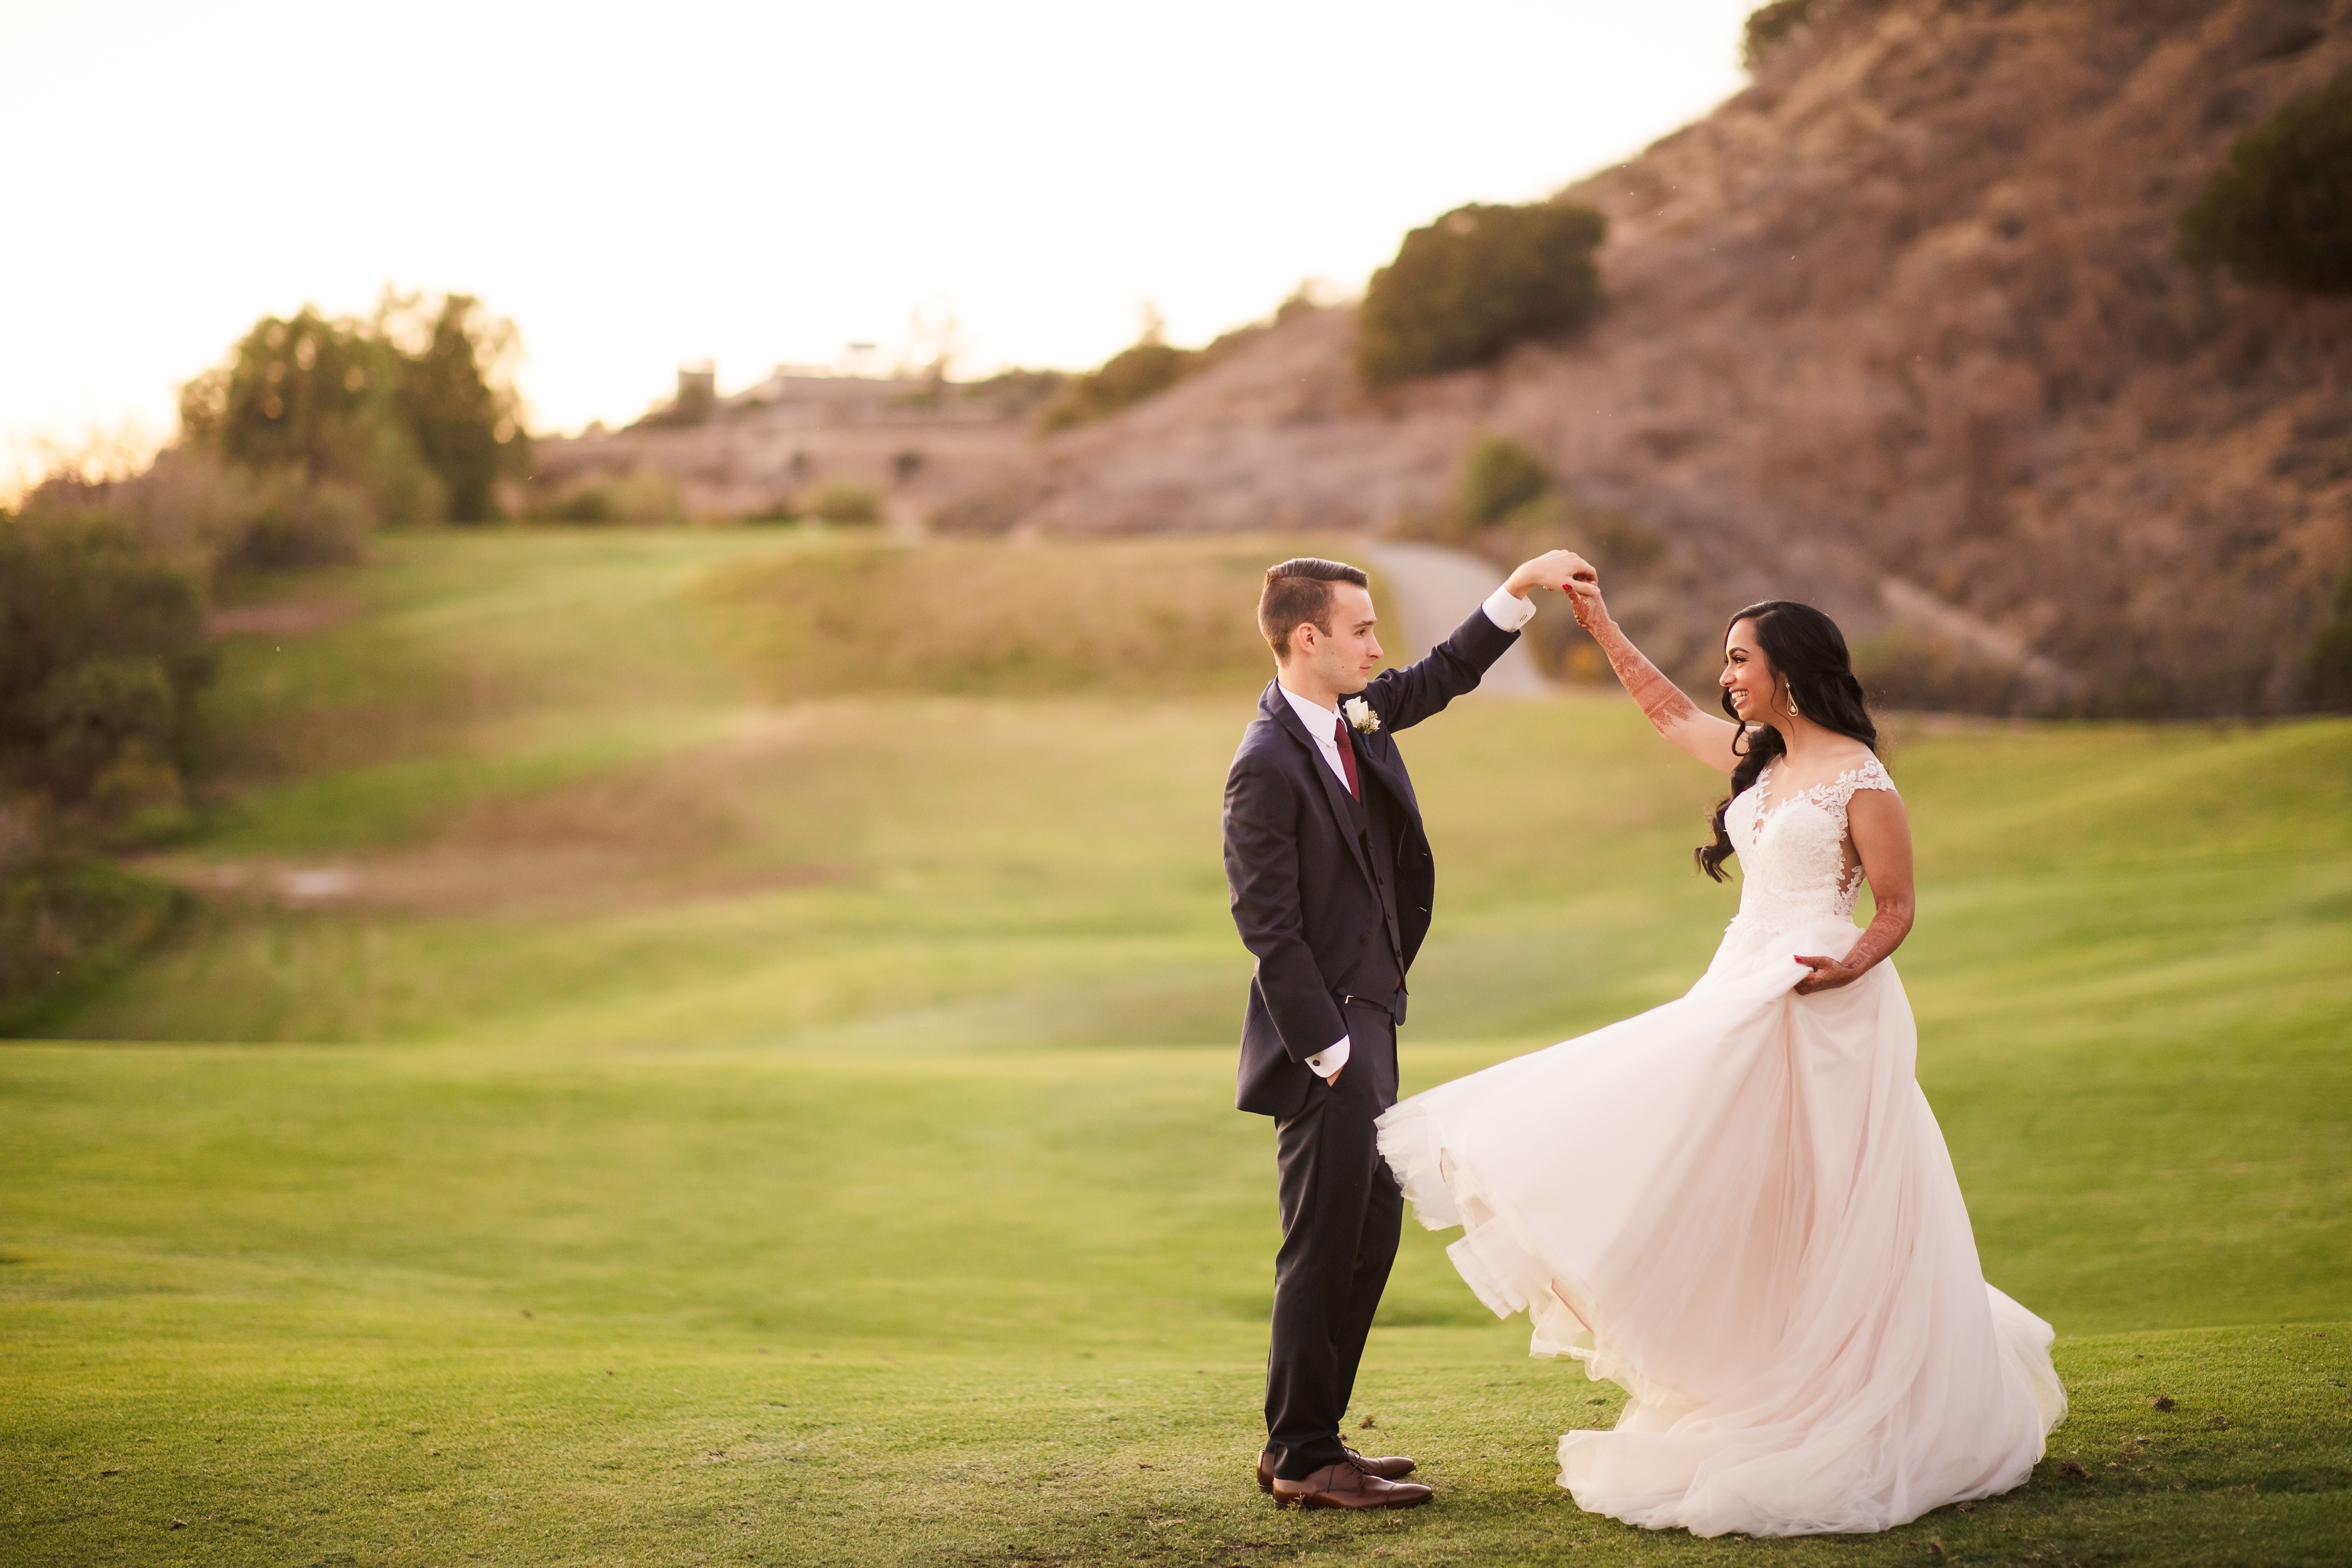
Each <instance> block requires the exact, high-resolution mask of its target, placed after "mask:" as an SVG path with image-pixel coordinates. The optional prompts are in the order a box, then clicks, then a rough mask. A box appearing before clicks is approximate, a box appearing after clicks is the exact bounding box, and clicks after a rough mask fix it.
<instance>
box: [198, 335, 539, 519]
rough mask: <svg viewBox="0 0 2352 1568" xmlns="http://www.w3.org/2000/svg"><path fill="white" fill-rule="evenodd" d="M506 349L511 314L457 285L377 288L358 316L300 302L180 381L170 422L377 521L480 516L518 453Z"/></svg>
mask: <svg viewBox="0 0 2352 1568" xmlns="http://www.w3.org/2000/svg"><path fill="white" fill-rule="evenodd" d="M515 353H517V341H516V336H515V331H514V328H513V325H512V324H511V323H510V322H507V321H499V320H497V319H494V318H492V317H490V316H489V315H488V313H487V312H486V311H484V310H483V309H482V307H481V303H480V301H478V300H475V299H474V298H473V297H472V296H470V295H466V294H451V295H447V296H446V297H444V298H442V299H439V300H431V299H428V298H426V297H425V296H421V295H416V296H401V295H395V294H393V293H391V292H389V291H387V292H386V294H385V295H384V298H383V302H382V304H380V305H379V306H378V308H377V310H376V315H375V318H374V320H373V321H366V322H361V321H351V320H329V319H327V318H326V317H324V316H321V315H320V313H319V312H318V311H317V310H313V309H311V308H310V307H309V306H305V307H304V308H303V309H302V310H299V311H298V312H297V313H296V314H295V315H293V316H292V317H290V318H285V319H280V318H278V317H275V316H271V317H265V318H264V319H263V320H262V321H260V322H258V323H257V325H256V326H255V327H254V329H253V330H252V331H249V332H247V334H246V335H245V336H244V337H243V338H242V339H240V340H239V341H238V342H237V344H236V347H235V348H234V349H233V350H231V352H230V355H229V359H228V363H226V364H224V365H221V366H219V367H217V368H215V369H214V370H211V371H208V372H206V373H205V374H203V375H200V376H198V377H197V378H196V379H195V380H194V381H192V382H190V383H189V384H187V385H186V386H185V387H184V388H183V389H182V391H181V397H180V423H181V428H182V430H183V432H184V435H185V436H186V437H187V438H188V439H189V440H190V441H191V442H192V443H194V444H195V445H198V446H200V447H206V448H209V449H210V450H212V451H215V452H216V453H218V454H219V455H220V456H222V457H224V458H227V459H228V460H229V461H230V462H233V463H235V464H236V465H238V466H239V467H241V468H247V469H250V470H252V471H253V472H255V473H257V474H271V473H277V472H280V471H284V470H293V471H298V472H299V473H300V474H301V475H302V476H303V477H304V478H305V479H308V480H309V481H310V482H311V483H312V484H315V485H321V486H324V485H339V486H345V487H350V488H352V489H356V490H357V491H359V492H360V493H361V494H362V495H363V496H364V497H365V498H366V501H367V504H368V505H369V507H370V508H371V509H372V510H373V512H374V514H375V516H376V517H377V518H378V519H380V520H381V521H386V522H431V521H440V520H441V519H443V518H444V517H450V516H454V517H455V518H457V520H458V521H465V522H478V521H487V520H488V519H491V518H495V517H497V516H498V515H499V504H498V493H497V484H498V481H499V479H501V478H504V477H509V476H512V477H518V478H519V477H520V476H521V475H523V474H524V473H526V472H528V470H529V468H530V440H529V437H527V436H525V435H524V433H523V428H522V417H521V405H520V400H519V398H518V397H517V396H516V394H515V391H514V388H513V384H512V383H511V381H510V379H509V377H508V375H507V374H506V371H507V368H508V366H509V364H510V363H511V361H512V359H513V357H514V355H515Z"/></svg>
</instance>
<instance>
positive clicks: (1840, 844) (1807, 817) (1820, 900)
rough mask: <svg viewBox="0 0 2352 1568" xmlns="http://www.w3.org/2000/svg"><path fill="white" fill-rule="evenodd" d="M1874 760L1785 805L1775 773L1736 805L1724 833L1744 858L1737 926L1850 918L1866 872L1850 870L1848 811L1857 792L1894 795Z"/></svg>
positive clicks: (1727, 816)
mask: <svg viewBox="0 0 2352 1568" xmlns="http://www.w3.org/2000/svg"><path fill="white" fill-rule="evenodd" d="M1894 788H1895V781H1894V780H1893V779H1891V778H1889V777H1887V776H1886V769H1885V766H1884V764H1882V763H1880V762H1879V760H1878V759H1877V758H1876V757H1873V758H1871V759H1870V760H1869V761H1868V762H1866V763H1863V764H1862V765H1861V766H1860V767H1858V768H1848V769H1847V770H1846V771H1845V772H1844V773H1840V774H1838V776H1837V777H1836V778H1834V779H1832V780H1831V781H1830V782H1829V783H1827V784H1815V785H1814V786H1813V787H1812V788H1811V789H1808V790H1802V791H1800V792H1799V793H1797V794H1796V795H1790V797H1789V798H1788V799H1786V800H1776V801H1773V802H1772V803H1771V804H1770V805H1766V804H1764V803H1765V801H1766V800H1767V799H1768V798H1769V797H1770V795H1771V794H1772V769H1771V767H1769V766H1767V767H1766V768H1765V770H1764V772H1763V773H1762V775H1761V776H1759V778H1758V779H1757V781H1756V783H1755V784H1752V785H1751V786H1749V787H1748V789H1747V790H1745V791H1743V792H1742V793H1741V794H1740V795H1739V796H1738V798H1737V799H1735V800H1734V801H1732V803H1731V807H1730V809H1729V810H1727V811H1726V812H1725V813H1724V816H1723V826H1724V831H1725V832H1727V833H1728V834H1729V835H1730V836H1731V844H1732V847H1733V848H1735V849H1737V850H1738V852H1739V865H1740V888H1739V918H1740V919H1741V920H1743V921H1765V922H1767V923H1769V924H1772V925H1780V924H1782V923H1784V922H1786V921H1790V920H1792V919H1795V920H1811V919H1819V918H1820V917H1822V916H1823V915H1834V916H1837V917H1838V918H1840V919H1843V920H1852V919H1853V900H1854V895H1855V894H1857V893H1859V892H1861V891H1862V868H1861V867H1860V866H1858V865H1856V866H1853V867H1851V868H1849V866H1848V865H1847V862H1846V847H1845V845H1846V814H1845V808H1846V803H1847V802H1848V801H1850V800H1852V799H1853V793H1854V791H1856V790H1863V789H1883V790H1888V791H1892V790H1893V789H1894Z"/></svg>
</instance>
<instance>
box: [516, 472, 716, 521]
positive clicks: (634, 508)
mask: <svg viewBox="0 0 2352 1568" xmlns="http://www.w3.org/2000/svg"><path fill="white" fill-rule="evenodd" d="M523 515H524V516H526V517H529V518H531V519H533V520H534V521H540V522H584V523H606V522H623V523H631V522H634V523H668V522H684V521H686V502H685V500H684V499H683V498H682V497H680V496H679V494H678V489H677V480H676V479H672V478H670V476H669V475H667V474H666V473H664V472H663V471H662V470H661V469H659V468H642V467H641V468H632V469H630V470H629V471H628V472H627V473H625V474H601V475H597V476H595V477H593V478H591V479H583V480H581V481H580V482H578V483H576V484H573V485H572V486H570V487H568V488H566V489H562V490H561V491H559V492H557V493H556V494H555V495H552V496H548V497H544V498H542V499H541V500H536V501H533V502H532V503H531V504H530V506H529V507H528V508H526V509H525V510H524V513H523Z"/></svg>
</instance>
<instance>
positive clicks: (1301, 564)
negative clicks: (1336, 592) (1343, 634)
mask: <svg viewBox="0 0 2352 1568" xmlns="http://www.w3.org/2000/svg"><path fill="white" fill-rule="evenodd" d="M1334 583H1353V584H1355V585H1356V586H1357V587H1359V588H1369V587H1370V586H1371V585H1372V580H1371V579H1370V577H1367V576H1365V575H1364V574H1363V572H1362V570H1361V569H1360V568H1359V567H1354V566H1350V565H1349V564H1348V563H1346V562H1344V561H1326V560H1324V559H1322V558H1321V557H1320V556H1316V555H1301V556H1299V557H1298V558H1297V559H1296V560H1293V561H1286V562H1284V563H1282V564H1280V565H1279V566H1269V567H1267V568H1266V569H1265V592H1264V593H1262V594H1260V595H1258V598H1257V629H1258V630H1259V631H1261V632H1263V633H1265V641H1266V646H1267V647H1271V648H1273V649H1274V657H1275V658H1276V659H1277V660H1280V659H1284V658H1288V657H1289V656H1290V634H1291V633H1293V632H1295V631H1297V629H1298V626H1299V623H1301V622H1302V621H1303V622H1305V623H1307V625H1309V626H1313V627H1314V628H1315V629H1316V630H1317V631H1318V632H1321V633H1322V634H1323V635H1324V636H1325V637H1329V636H1330V635H1331V584H1334Z"/></svg>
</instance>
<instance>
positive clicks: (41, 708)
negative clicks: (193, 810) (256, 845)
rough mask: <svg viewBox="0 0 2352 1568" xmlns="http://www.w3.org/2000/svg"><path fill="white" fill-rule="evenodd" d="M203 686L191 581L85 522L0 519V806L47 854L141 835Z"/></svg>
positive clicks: (172, 800)
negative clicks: (34, 831) (52, 848)
mask: <svg viewBox="0 0 2352 1568" xmlns="http://www.w3.org/2000/svg"><path fill="white" fill-rule="evenodd" d="M211 672H212V654H211V650H210V648H209V647H207V645H206V643H205V625H204V599H203V594H202V590H201V587H200V585H199V583H198V581H197V579H196V576H195V574H194V573H193V572H191V571H190V570H188V569H187V568H186V567H185V566H184V565H181V564H178V563H173V562H169V561H166V560H163V559H162V558H160V557H159V556H158V555H157V554H156V553H155V552H153V551H152V549H150V548H149V547H148V545H147V543H146V542H145V541H144V540H143V539H142V538H141V536H140V534H139V532H138V531H137V530H136V529H135V528H134V527H132V526H131V524H129V523H127V522H125V521H122V520H121V519H120V518H117V517H113V516H110V515H108V514H105V513H100V512H96V511H83V512H74V513H67V514H64V515H60V516H53V517H38V516H35V517H16V518H7V519H0V795H5V797H6V798H11V799H14V800H16V802H18V803H19V809H20V810H24V811H26V812H28V813H30V814H31V816H32V817H33V818H34V819H35V820H36V822H37V824H46V825H47V826H45V827H43V828H42V829H41V836H42V837H43V839H44V841H45V842H47V843H51V844H56V843H61V842H63V841H65V840H67V839H70V838H72V837H77V836H78V835H79V836H88V835H90V834H95V835H97V836H99V837H111V836H117V835H120V834H121V833H122V832H125V831H129V832H131V833H132V834H134V835H137V834H150V833H152V832H155V831H160V830H162V829H163V828H164V827H166V826H170V825H171V824H172V823H173V821H174V820H175V819H176V817H177V815H178V813H179V810H180V777H179V771H178V770H179V766H180V764H181V763H182V761H183V760H184V755H185V752H186V745H187V742H188V740H189V738H190V733H191V725H190V720H191V718H192V715H193V708H194V697H195V694H196V691H197V689H199V688H200V687H201V686H202V685H203V684H204V682H205V679H208V678H209V676H210V674H211Z"/></svg>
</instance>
